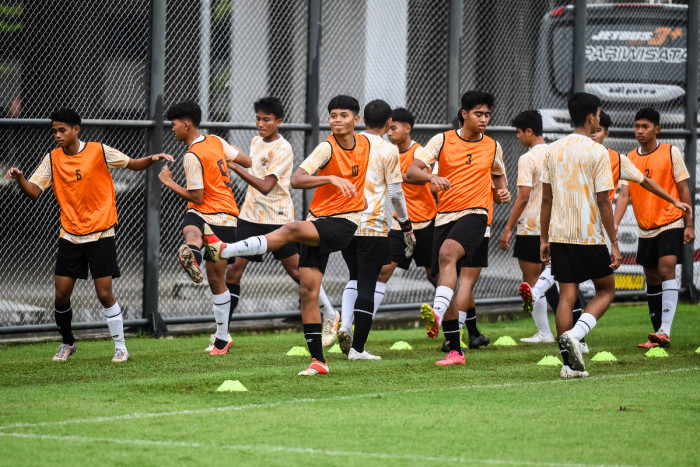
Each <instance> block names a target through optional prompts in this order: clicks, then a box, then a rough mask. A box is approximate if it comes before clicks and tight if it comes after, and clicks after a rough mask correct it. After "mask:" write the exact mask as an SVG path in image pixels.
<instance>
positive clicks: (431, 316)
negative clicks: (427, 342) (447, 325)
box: [420, 303, 440, 339]
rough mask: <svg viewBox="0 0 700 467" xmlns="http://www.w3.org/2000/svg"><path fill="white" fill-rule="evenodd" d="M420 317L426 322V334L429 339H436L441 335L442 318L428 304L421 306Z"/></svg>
mask: <svg viewBox="0 0 700 467" xmlns="http://www.w3.org/2000/svg"><path fill="white" fill-rule="evenodd" d="M420 316H421V318H423V321H425V332H426V334H428V337H430V338H431V339H435V338H436V337H437V336H438V334H440V318H439V317H438V315H437V314H436V313H435V311H434V310H433V307H432V306H430V305H429V304H427V303H424V304H422V305H421V306H420Z"/></svg>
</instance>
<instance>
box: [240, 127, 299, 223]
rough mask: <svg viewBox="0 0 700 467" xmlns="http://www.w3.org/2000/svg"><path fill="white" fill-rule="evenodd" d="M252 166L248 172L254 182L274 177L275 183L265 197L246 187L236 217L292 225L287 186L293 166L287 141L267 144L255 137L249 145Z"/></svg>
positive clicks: (277, 140)
mask: <svg viewBox="0 0 700 467" xmlns="http://www.w3.org/2000/svg"><path fill="white" fill-rule="evenodd" d="M250 158H251V159H252V161H253V165H252V167H251V168H250V169H248V172H250V174H251V175H253V176H254V177H257V178H265V177H267V176H268V175H274V176H275V177H277V183H275V186H274V187H272V190H271V191H270V192H269V193H268V194H266V195H265V194H263V193H261V192H259V191H258V190H256V189H255V188H253V187H252V186H248V191H247V192H246V195H245V202H244V203H243V207H242V208H241V213H240V215H239V216H238V217H239V218H240V219H243V220H245V221H248V222H253V223H256V224H271V225H283V224H287V223H289V222H293V221H294V204H293V203H292V195H291V194H290V193H289V186H290V182H291V179H292V168H293V166H294V153H293V151H292V145H291V144H289V141H287V140H286V139H284V138H283V137H282V136H280V137H279V138H278V139H276V140H275V141H272V142H270V143H266V142H265V141H263V139H262V137H260V136H256V137H255V138H253V141H252V142H251V143H250Z"/></svg>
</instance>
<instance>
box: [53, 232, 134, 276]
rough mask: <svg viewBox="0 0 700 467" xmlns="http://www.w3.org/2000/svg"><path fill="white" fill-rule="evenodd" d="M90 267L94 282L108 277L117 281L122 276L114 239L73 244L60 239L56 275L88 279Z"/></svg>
mask: <svg viewBox="0 0 700 467" xmlns="http://www.w3.org/2000/svg"><path fill="white" fill-rule="evenodd" d="M88 267H89V268H90V274H92V279H93V280H95V279H99V278H100V277H108V276H112V278H115V279H116V278H117V277H119V276H121V272H119V265H118V264H117V246H116V243H115V241H114V237H104V238H100V239H99V240H97V241H95V242H87V243H71V242H69V241H68V240H66V239H63V238H59V239H58V253H56V271H55V272H54V274H56V275H57V276H65V277H72V278H74V279H87V276H88Z"/></svg>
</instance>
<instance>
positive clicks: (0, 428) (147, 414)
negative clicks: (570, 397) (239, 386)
mask: <svg viewBox="0 0 700 467" xmlns="http://www.w3.org/2000/svg"><path fill="white" fill-rule="evenodd" d="M698 370H700V367H690V368H675V369H671V370H656V371H643V372H637V373H623V374H613V375H602V376H593V377H589V378H586V379H585V380H583V381H581V382H582V383H583V382H585V381H601V380H608V379H619V378H637V377H645V376H652V375H658V374H667V373H684V372H690V371H698ZM567 383H570V384H571V383H573V384H576V383H575V382H574V380H569V379H561V378H556V379H554V378H553V379H548V380H543V381H527V382H526V381H519V382H515V383H495V384H471V385H463V386H451V387H435V386H427V387H422V388H413V389H402V390H397V391H386V392H372V393H366V394H352V395H349V396H333V397H318V398H303V399H290V400H286V401H277V402H263V403H254V404H244V405H228V406H223V407H208V408H205V409H193V410H173V411H170V412H136V413H130V414H123V415H110V416H106V417H92V418H74V419H68V420H56V421H50V422H38V423H23V422H18V423H13V424H10V425H3V426H0V431H7V430H10V429H15V428H35V427H43V426H59V425H78V424H82V423H101V422H112V421H123V420H137V419H144V418H160V417H177V416H183V415H200V414H209V413H217V412H232V411H239V410H248V409H266V408H272V407H279V406H285V405H296V404H306V403H316V402H320V403H323V402H338V401H347V400H354V399H368V398H375V397H377V396H379V397H383V396H390V395H401V394H414V393H421V392H438V391H460V390H469V389H500V388H512V387H521V386H540V385H545V384H567Z"/></svg>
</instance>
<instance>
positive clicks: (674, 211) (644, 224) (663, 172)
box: [615, 107, 695, 348]
mask: <svg viewBox="0 0 700 467" xmlns="http://www.w3.org/2000/svg"><path fill="white" fill-rule="evenodd" d="M660 122H661V117H660V115H659V112H657V111H656V110H654V109H652V108H649V107H645V108H643V109H641V110H639V112H637V114H636V115H635V117H634V134H635V136H636V137H637V142H638V143H639V147H638V148H637V149H635V150H633V151H630V152H629V153H628V154H627V157H628V158H629V159H630V161H632V163H633V164H634V165H635V167H637V169H639V171H640V172H641V173H642V174H644V175H645V176H646V177H647V178H646V179H645V182H646V180H648V179H651V180H653V181H654V182H656V184H658V185H659V186H660V187H661V188H663V190H665V191H666V192H667V193H669V194H670V196H669V197H664V196H661V195H659V194H657V196H651V195H650V194H649V192H648V191H646V190H643V189H642V187H643V185H637V184H632V185H623V186H622V189H621V190H620V196H619V197H618V201H617V205H616V206H615V207H616V209H615V225H619V223H620V221H621V220H622V216H623V215H624V214H625V210H626V209H627V206H628V204H629V202H630V200H631V201H632V207H633V208H634V216H635V217H636V218H637V224H638V225H639V245H638V247H637V264H641V265H642V266H643V267H644V276H645V278H646V283H647V302H648V303H649V316H650V318H651V322H652V326H653V327H654V332H652V333H650V334H649V336H648V338H649V342H646V343H642V344H639V347H643V348H649V347H654V346H655V345H657V346H661V347H666V346H668V345H670V344H671V325H672V324H673V318H674V316H675V314H676V306H677V304H678V282H677V281H676V264H677V263H678V262H679V261H682V258H683V244H684V243H690V244H692V243H693V242H694V241H695V231H694V229H693V215H692V209H691V208H690V204H691V202H692V201H691V199H690V191H689V189H688V179H689V178H690V174H689V173H688V170H687V169H686V167H685V163H684V162H683V156H682V154H681V152H680V150H679V149H678V148H677V147H675V146H672V145H670V144H665V143H659V142H658V141H657V139H656V138H657V136H658V134H659V132H660V131H661V125H660ZM659 196H661V198H663V199H661V198H660V197H659ZM676 199H680V200H681V201H682V203H678V202H677V201H676Z"/></svg>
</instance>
